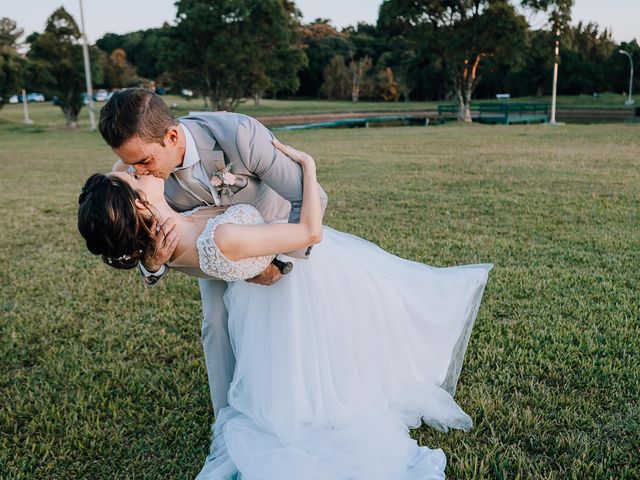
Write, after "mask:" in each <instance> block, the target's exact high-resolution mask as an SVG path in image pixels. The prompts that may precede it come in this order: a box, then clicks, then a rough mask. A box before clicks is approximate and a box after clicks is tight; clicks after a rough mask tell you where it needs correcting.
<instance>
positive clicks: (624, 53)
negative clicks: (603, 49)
mask: <svg viewBox="0 0 640 480" xmlns="http://www.w3.org/2000/svg"><path fill="white" fill-rule="evenodd" d="M618 52H620V53H622V54H623V55H626V56H627V57H629V63H630V64H631V73H630V74H629V98H628V99H627V100H625V102H624V104H625V105H633V103H634V102H633V97H632V94H631V90H633V58H632V57H631V54H630V53H629V52H627V51H626V50H618Z"/></svg>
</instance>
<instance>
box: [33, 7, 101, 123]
mask: <svg viewBox="0 0 640 480" xmlns="http://www.w3.org/2000/svg"><path fill="white" fill-rule="evenodd" d="M80 38H81V34H80V29H79V28H78V24H77V23H76V21H75V20H74V19H73V17H72V16H71V15H70V14H69V13H68V12H67V11H66V10H65V9H64V8H63V7H60V8H58V9H57V10H56V11H55V12H53V14H51V16H50V17H49V18H48V19H47V23H46V26H45V29H44V32H43V33H33V34H31V35H29V37H28V38H27V42H28V43H30V44H31V48H30V50H29V53H28V54H27V60H28V62H27V78H28V80H29V83H30V85H31V86H33V87H34V89H38V90H43V91H44V93H46V94H47V95H49V96H52V97H56V103H57V105H59V106H60V108H61V109H62V112H63V113H64V116H65V118H66V121H67V126H68V127H71V128H75V127H76V126H77V124H78V115H79V113H80V110H81V109H82V105H83V93H84V91H85V86H86V85H85V77H84V64H83V58H82V46H81V45H80ZM90 54H91V57H92V58H91V65H92V76H93V77H94V80H95V82H96V83H100V81H101V76H102V72H101V70H100V69H99V66H98V58H99V51H98V50H97V49H96V48H95V47H94V48H91V49H90Z"/></svg>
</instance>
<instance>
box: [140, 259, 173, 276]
mask: <svg viewBox="0 0 640 480" xmlns="http://www.w3.org/2000/svg"><path fill="white" fill-rule="evenodd" d="M166 268H167V267H166V266H165V265H160V268H158V269H157V270H156V271H153V269H152V268H149V269H147V267H145V266H144V265H143V263H142V262H140V271H141V272H142V274H143V275H144V276H145V277H161V276H162V275H164V271H165V269H166Z"/></svg>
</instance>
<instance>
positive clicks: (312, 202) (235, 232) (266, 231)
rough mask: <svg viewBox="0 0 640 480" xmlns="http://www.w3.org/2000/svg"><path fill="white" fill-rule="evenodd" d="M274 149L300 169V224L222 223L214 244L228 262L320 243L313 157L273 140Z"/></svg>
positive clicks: (320, 224)
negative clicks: (301, 189)
mask: <svg viewBox="0 0 640 480" xmlns="http://www.w3.org/2000/svg"><path fill="white" fill-rule="evenodd" d="M273 144H274V145H275V147H276V148H277V149H278V150H280V151H282V152H283V153H284V154H285V155H287V156H288V157H289V158H291V159H292V160H293V161H295V162H297V163H299V164H300V165H301V166H302V181H303V193H302V208H301V210H300V222H299V223H286V224H270V225H236V224H232V223H225V224H222V225H219V226H218V227H217V228H216V234H215V242H216V245H217V246H218V249H220V252H221V253H222V254H223V255H224V256H225V257H226V258H228V259H229V260H232V261H238V260H242V259H243V258H249V257H261V256H263V255H276V254H278V253H281V252H291V251H293V250H298V249H300V248H306V247H308V246H309V245H315V244H316V243H320V241H321V240H322V206H321V203H320V193H319V188H318V181H317V179H316V164H315V162H314V160H313V158H312V157H311V156H310V155H308V154H306V153H304V152H300V151H298V150H295V149H294V148H291V147H289V146H287V145H283V144H281V143H280V142H279V141H277V140H274V142H273Z"/></svg>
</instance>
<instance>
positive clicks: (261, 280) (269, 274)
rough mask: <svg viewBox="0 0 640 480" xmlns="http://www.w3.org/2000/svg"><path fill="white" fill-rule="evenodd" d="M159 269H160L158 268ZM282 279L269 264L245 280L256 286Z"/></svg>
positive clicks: (274, 267)
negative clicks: (263, 269) (262, 270)
mask: <svg viewBox="0 0 640 480" xmlns="http://www.w3.org/2000/svg"><path fill="white" fill-rule="evenodd" d="M158 268H160V267H158ZM280 278H282V273H281V272H280V270H279V269H278V267H276V266H275V265H274V264H273V263H270V264H269V266H268V267H267V268H266V270H265V271H264V272H262V273H261V274H260V275H256V276H255V277H253V278H249V279H247V282H249V283H257V284H258V285H266V286H269V285H273V284H274V283H276V282H277V281H278V280H280Z"/></svg>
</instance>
